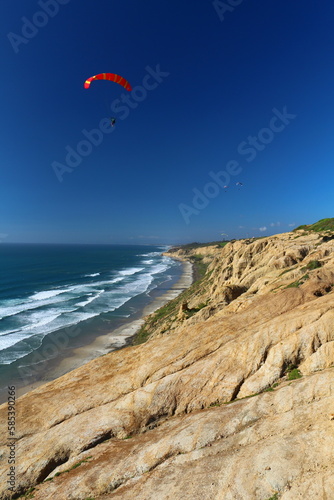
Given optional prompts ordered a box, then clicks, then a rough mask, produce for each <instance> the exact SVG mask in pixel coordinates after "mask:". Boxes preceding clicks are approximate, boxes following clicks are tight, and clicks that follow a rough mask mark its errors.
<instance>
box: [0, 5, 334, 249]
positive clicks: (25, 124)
mask: <svg viewBox="0 0 334 500" xmlns="http://www.w3.org/2000/svg"><path fill="white" fill-rule="evenodd" d="M230 3H231V4H233V5H235V6H234V7H231V6H230V7H228V9H227V8H226V7H224V4H225V6H226V5H227V6H228V4H229V0H226V2H223V1H221V2H220V3H219V2H218V3H216V7H215V5H214V2H213V1H211V0H192V1H191V2H190V1H189V2H186V1H183V2H181V1H180V0H159V1H158V2H157V1H156V0H154V1H153V0H145V2H138V0H122V2H111V1H110V0H95V1H94V2H92V1H90V2H84V1H82V0H48V1H47V0H40V1H39V2H38V1H35V0H16V1H15V2H2V5H1V7H0V9H1V12H0V13H1V26H2V30H1V36H2V43H1V44H0V51H1V52H0V54H1V61H2V72H1V81H0V86H1V101H2V102H1V122H0V127H1V142H2V148H1V154H2V156H1V181H0V206H1V211H0V241H4V242H68V243H134V244H135V243H136V244H137V243H172V244H173V243H183V242H190V241H210V240H211V241H212V240H218V239H221V238H222V236H221V233H226V234H228V237H229V238H238V237H246V236H263V235H267V234H273V233H277V232H285V231H288V230H290V229H291V228H292V227H294V226H293V225H299V224H304V223H312V222H315V221H316V220H318V219H320V218H324V217H331V216H333V181H334V173H333V172H334V168H333V160H334V152H333V137H332V136H333V116H334V92H333V89H334V66H333V53H334V30H333V18H334V4H333V2H332V1H331V0H323V1H322V2H321V4H319V2H318V1H316V0H314V1H313V0H305V1H304V2H292V1H291V0H280V1H276V2H275V1H271V2H269V1H268V0H257V1H256V2H254V1H253V2H252V1H251V0H243V1H240V2H239V4H238V5H236V4H237V3H238V2H237V1H236V0H233V1H230ZM27 20H28V21H27ZM36 25H38V26H37V27H36ZM157 66H158V72H159V71H160V72H162V73H163V76H160V77H159V76H157V77H156V78H157V81H155V80H154V77H153V76H152V75H151V76H146V75H149V74H150V71H151V72H152V71H153V70H154V71H156V69H157ZM147 67H150V68H151V70H148V69H147ZM159 68H160V69H159ZM101 72H113V73H117V74H120V75H122V76H124V77H125V78H126V79H127V80H129V82H130V83H131V85H132V87H133V88H134V89H135V90H134V91H133V92H135V93H134V94H130V93H128V92H127V91H125V90H124V89H123V88H122V87H121V86H120V85H118V84H116V83H110V82H93V83H92V86H91V88H90V89H88V90H85V89H84V88H83V83H84V81H85V79H86V78H88V77H90V76H92V75H95V74H97V73H101ZM167 73H168V76H167ZM159 80H160V81H159ZM155 83H157V85H154V84H155ZM144 84H145V85H146V86H149V90H147V89H145V88H144V87H143V85H144ZM152 87H155V88H152ZM122 95H123V97H122ZM123 98H128V99H130V100H129V101H128V103H125V104H124V103H123V104H122V106H123V107H119V108H118V109H117V110H116V112H115V111H111V109H110V106H111V104H112V103H113V102H115V100H116V99H123ZM274 109H275V110H276V111H273V110H274ZM281 115H283V118H279V116H281ZM110 116H115V117H116V118H117V123H116V127H115V128H114V129H113V131H112V132H111V133H105V132H103V133H101V136H100V137H102V140H101V141H100V144H98V145H91V146H89V145H88V146H89V148H90V150H87V149H85V146H86V147H87V143H86V144H85V146H82V144H83V143H80V141H83V140H87V138H86V137H85V136H84V134H83V132H82V131H83V130H84V129H85V130H87V131H91V130H92V129H95V128H97V127H99V124H100V122H101V120H102V119H103V118H105V117H110ZM96 138H97V136H96V137H95V139H96ZM67 146H70V148H73V149H74V150H76V149H77V148H78V147H79V146H82V148H81V149H80V148H79V151H81V152H82V151H83V152H84V153H87V151H88V153H89V154H87V155H86V156H81V157H80V160H81V161H80V163H79V164H78V165H77V166H76V167H75V168H72V166H70V165H69V164H68V163H66V155H67V151H66V149H65V148H66V147H67ZM54 162H58V163H57V165H58V166H59V164H62V165H64V166H65V167H66V168H67V169H68V170H69V169H71V171H67V172H63V173H62V174H61V175H60V174H59V171H58V176H57V175H56V172H55V170H54V168H53V166H52V165H55V163H54ZM231 162H232V163H231ZM232 167H233V170H231V169H232ZM227 169H230V172H231V171H232V172H233V174H234V175H230V179H227V178H226V177H224V176H225V174H224V172H226V171H227ZM210 172H211V173H214V174H216V175H217V174H218V173H220V174H219V179H222V180H221V181H220V183H219V179H218V181H217V178H216V180H214V179H213V178H212V175H211V176H210ZM237 172H239V173H237ZM60 177H61V179H62V182H60V180H59V178H60ZM237 182H240V183H242V186H237V185H236V183H237ZM225 184H227V186H228V187H227V188H223V185H225ZM194 189H195V191H194ZM197 190H198V191H197ZM199 193H201V194H199Z"/></svg>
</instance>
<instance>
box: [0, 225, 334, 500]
mask: <svg viewBox="0 0 334 500" xmlns="http://www.w3.org/2000/svg"><path fill="white" fill-rule="evenodd" d="M169 255H171V256H175V257H178V258H182V259H193V260H197V261H199V260H200V261H201V262H202V263H204V264H205V263H206V264H208V269H207V271H206V273H205V275H204V277H203V278H202V279H201V280H200V281H198V282H196V283H195V284H194V285H193V286H192V287H191V288H190V289H188V290H187V291H186V292H184V293H183V294H182V295H180V296H179V297H178V298H177V299H174V300H173V301H172V302H171V303H170V304H168V305H167V306H164V308H162V309H161V310H159V311H157V312H156V313H154V314H153V315H150V317H149V318H148V321H147V323H146V325H145V327H144V328H143V330H142V332H141V337H140V339H141V341H143V340H146V342H145V343H142V344H140V345H136V346H132V347H127V348H125V349H122V350H120V351H117V352H113V353H110V354H108V355H106V356H103V357H100V358H98V359H96V360H94V361H91V362H90V363H88V364H87V365H85V366H82V367H81V368H78V369H76V370H74V371H73V372H70V373H68V374H67V375H64V376H63V377H61V378H59V379H57V380H55V381H54V382H51V383H48V384H46V385H44V386H42V387H40V388H38V389H36V390H35V391H33V392H30V393H28V394H26V395H24V396H22V397H21V398H19V400H18V402H17V403H16V422H17V429H16V431H17V434H16V436H17V444H16V463H15V475H16V477H15V485H16V486H15V487H16V492H17V496H19V495H20V494H21V495H23V498H34V499H36V500H48V499H56V500H85V499H86V500H89V499H91V500H92V499H95V500H98V499H101V500H102V499H122V500H130V499H131V500H133V499H142V500H149V499H152V500H165V499H166V500H167V499H170V500H178V499H180V500H181V499H182V500H183V499H189V500H197V499H198V500H203V499H224V500H235V499H236V500H239V499H240V500H248V499H249V500H253V499H254V500H269V499H271V500H276V499H284V500H295V499H303V500H307V499H309V500H318V499H319V500H320V499H321V500H322V499H327V500H331V499H333V498H334V293H333V290H334V233H332V232H330V231H320V232H315V231H311V230H299V231H295V232H292V233H285V234H280V235H276V236H272V237H268V238H262V239H258V240H241V241H235V242H231V243H227V244H226V245H225V246H219V245H216V246H209V247H206V248H203V247H202V248H197V249H191V250H188V249H178V250H175V251H174V253H173V252H172V253H170V254H169ZM0 421H1V425H2V428H1V433H0V436H1V451H0V453H1V458H2V469H1V471H2V472H1V484H2V487H1V498H2V499H7V498H8V499H9V498H12V497H13V494H12V493H11V492H10V490H8V484H7V480H8V476H7V474H8V471H9V465H8V464H7V460H8V447H7V446H6V445H7V443H8V439H7V436H8V433H7V424H6V422H7V405H2V407H1V408H0ZM17 496H16V497H17Z"/></svg>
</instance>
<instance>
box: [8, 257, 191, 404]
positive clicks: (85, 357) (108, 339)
mask: <svg viewBox="0 0 334 500" xmlns="http://www.w3.org/2000/svg"><path fill="white" fill-rule="evenodd" d="M192 282H193V266H192V264H191V263H190V262H184V261H182V274H181V277H180V279H179V280H178V281H177V282H176V283H174V285H172V286H171V288H170V289H169V290H168V291H167V292H165V293H164V294H162V295H161V296H158V297H156V298H154V299H153V300H152V302H151V303H149V304H148V305H147V306H146V307H145V308H144V309H143V311H142V312H141V316H140V317H139V318H137V319H135V320H133V321H130V322H129V323H126V324H125V325H122V326H121V327H119V328H116V329H115V330H113V331H111V332H110V333H109V334H106V335H101V336H98V337H96V338H95V339H94V341H93V342H91V343H89V344H87V345H85V346H82V347H79V348H77V349H72V350H71V353H70V355H68V356H65V357H63V358H61V359H60V361H59V363H58V364H57V365H56V366H53V367H52V368H51V369H50V370H47V371H45V372H44V373H43V375H42V377H41V378H40V380H38V381H36V382H34V383H32V384H29V385H26V386H22V387H17V396H22V395H23V394H25V393H27V392H29V391H32V390H33V389H36V388H37V387H39V386H41V385H43V384H46V383H47V382H50V381H52V380H55V379H56V378H58V377H61V376H62V375H65V373H68V372H70V371H72V370H74V369H75V368H78V367H79V366H82V365H84V364H85V363H88V362H89V361H91V360H92V359H95V358H98V357H99V356H103V355H105V354H108V353H109V352H112V351H115V350H117V349H121V348H122V347H125V346H126V345H127V344H128V343H129V340H130V339H131V337H133V336H134V335H135V334H136V333H137V331H138V330H139V329H140V327H141V326H142V324H143V323H144V318H145V316H147V315H148V314H151V313H152V312H154V311H156V310H157V309H159V308H160V307H162V306H163V305H165V304H166V303H167V302H169V301H170V300H172V299H173V298H175V297H177V296H178V295H179V294H180V293H181V292H182V291H183V290H185V289H186V288H188V287H189V286H190V285H191V284H192Z"/></svg>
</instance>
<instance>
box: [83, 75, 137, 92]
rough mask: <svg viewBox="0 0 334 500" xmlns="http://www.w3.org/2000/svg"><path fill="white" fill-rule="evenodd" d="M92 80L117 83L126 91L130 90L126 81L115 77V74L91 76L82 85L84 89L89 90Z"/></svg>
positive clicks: (120, 77)
mask: <svg viewBox="0 0 334 500" xmlns="http://www.w3.org/2000/svg"><path fill="white" fill-rule="evenodd" d="M93 80H110V81H111V82H115V83H119V84H120V85H122V87H124V88H125V89H126V90H128V91H130V90H132V87H131V85H130V83H129V82H128V81H127V80H125V78H123V77H122V76H119V75H116V74H115V73H100V74H98V75H95V76H91V77H90V78H88V79H87V80H86V81H85V83H84V87H85V89H89V87H90V84H91V82H92V81H93Z"/></svg>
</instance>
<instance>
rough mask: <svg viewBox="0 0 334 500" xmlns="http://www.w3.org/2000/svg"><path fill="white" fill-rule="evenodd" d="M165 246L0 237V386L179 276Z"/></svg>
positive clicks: (118, 318) (115, 322) (104, 328)
mask: <svg viewBox="0 0 334 500" xmlns="http://www.w3.org/2000/svg"><path fill="white" fill-rule="evenodd" d="M167 248H168V247H166V246H129V245H127V246H125V245H37V244H36V245H34V244H29V245H28V244H20V245H19V244H1V245H0V380H1V384H0V385H1V387H0V389H4V387H6V386H7V385H8V384H9V385H13V384H14V385H15V383H17V381H20V380H21V382H22V383H23V382H24V383H25V384H27V383H29V382H33V381H34V380H35V379H36V377H37V376H38V373H37V371H36V366H38V365H42V366H45V365H46V364H48V363H50V361H51V360H53V359H54V358H57V357H59V356H61V355H64V351H68V350H70V349H74V348H77V347H80V346H83V345H87V344H88V343H89V342H90V341H91V340H92V339H93V338H94V337H96V336H97V335H103V334H105V333H110V331H112V330H113V329H115V328H117V327H119V326H121V325H122V324H124V323H125V322H129V321H131V320H132V318H135V317H136V315H137V316H138V314H140V311H142V309H143V308H144V307H145V306H146V305H147V304H148V303H149V302H150V301H152V300H153V298H154V297H155V296H156V295H157V294H162V293H163V292H164V291H165V290H168V289H169V288H170V287H171V286H172V284H174V283H175V282H176V281H177V280H178V279H179V277H180V275H181V272H182V266H181V263H180V262H178V261H175V260H173V259H170V258H169V257H165V256H162V255H161V253H162V252H163V251H165V250H166V249H167ZM37 378H38V377H37Z"/></svg>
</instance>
